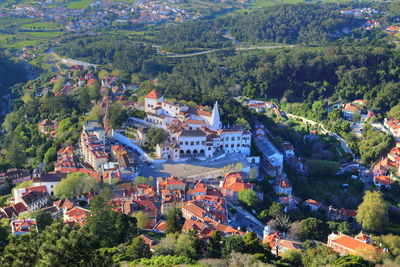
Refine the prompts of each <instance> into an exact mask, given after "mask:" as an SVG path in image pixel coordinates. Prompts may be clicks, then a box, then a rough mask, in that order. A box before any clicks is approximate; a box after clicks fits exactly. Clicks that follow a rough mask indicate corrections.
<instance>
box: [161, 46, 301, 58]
mask: <svg viewBox="0 0 400 267" xmlns="http://www.w3.org/2000/svg"><path fill="white" fill-rule="evenodd" d="M153 47H154V48H155V49H156V50H157V52H158V54H160V55H162V56H164V57H170V58H180V57H195V56H200V55H205V54H209V53H213V52H217V51H220V50H223V49H225V48H216V49H210V50H206V51H200V52H194V53H187V54H174V53H168V54H167V53H165V52H163V51H161V47H160V46H156V45H153ZM293 47H294V46H293V45H265V46H249V47H235V48H234V49H235V50H236V51H244V50H256V49H260V50H270V49H277V48H293Z"/></svg>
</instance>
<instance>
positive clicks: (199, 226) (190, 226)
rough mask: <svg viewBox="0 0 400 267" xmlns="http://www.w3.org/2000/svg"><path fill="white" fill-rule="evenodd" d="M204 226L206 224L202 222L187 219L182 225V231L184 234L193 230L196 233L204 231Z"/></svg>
mask: <svg viewBox="0 0 400 267" xmlns="http://www.w3.org/2000/svg"><path fill="white" fill-rule="evenodd" d="M205 226H206V224H205V223H203V222H199V221H195V220H191V219H189V220H186V221H185V223H184V224H183V226H182V230H183V231H186V232H189V231H190V230H195V231H196V232H200V231H201V230H203V229H204V227H205Z"/></svg>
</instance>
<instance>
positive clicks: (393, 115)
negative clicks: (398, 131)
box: [387, 104, 400, 120]
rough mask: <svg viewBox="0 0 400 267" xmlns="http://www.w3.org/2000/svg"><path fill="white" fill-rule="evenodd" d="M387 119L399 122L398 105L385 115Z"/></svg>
mask: <svg viewBox="0 0 400 267" xmlns="http://www.w3.org/2000/svg"><path fill="white" fill-rule="evenodd" d="M387 117H388V118H395V119H397V120H400V104H397V105H396V106H393V107H392V108H391V109H390V110H389V112H388V113H387Z"/></svg>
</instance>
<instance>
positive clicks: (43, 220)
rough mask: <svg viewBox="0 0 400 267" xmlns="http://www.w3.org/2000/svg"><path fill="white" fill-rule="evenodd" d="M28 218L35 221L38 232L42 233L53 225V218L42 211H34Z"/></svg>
mask: <svg viewBox="0 0 400 267" xmlns="http://www.w3.org/2000/svg"><path fill="white" fill-rule="evenodd" d="M29 217H30V218H32V219H35V220H36V224H37V227H38V230H39V232H41V231H43V230H44V229H45V228H46V227H47V226H49V225H51V224H52V223H53V217H51V215H50V214H49V213H47V212H45V211H43V210H38V211H34V212H32V213H31V214H30V215H29Z"/></svg>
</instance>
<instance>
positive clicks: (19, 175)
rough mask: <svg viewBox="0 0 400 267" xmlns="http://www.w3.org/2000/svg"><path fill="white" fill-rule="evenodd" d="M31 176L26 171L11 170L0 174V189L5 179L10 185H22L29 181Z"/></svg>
mask: <svg viewBox="0 0 400 267" xmlns="http://www.w3.org/2000/svg"><path fill="white" fill-rule="evenodd" d="M31 178H32V176H31V174H30V173H29V172H28V171H27V170H20V169H12V170H8V171H6V172H3V173H0V187H2V186H3V185H4V182H5V181H6V179H9V180H10V181H11V183H12V184H17V183H22V182H26V181H29V180H31Z"/></svg>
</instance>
